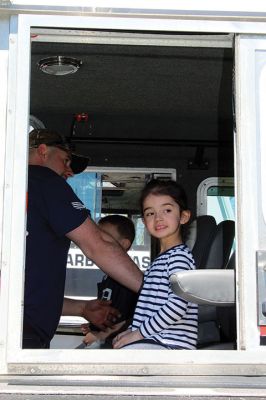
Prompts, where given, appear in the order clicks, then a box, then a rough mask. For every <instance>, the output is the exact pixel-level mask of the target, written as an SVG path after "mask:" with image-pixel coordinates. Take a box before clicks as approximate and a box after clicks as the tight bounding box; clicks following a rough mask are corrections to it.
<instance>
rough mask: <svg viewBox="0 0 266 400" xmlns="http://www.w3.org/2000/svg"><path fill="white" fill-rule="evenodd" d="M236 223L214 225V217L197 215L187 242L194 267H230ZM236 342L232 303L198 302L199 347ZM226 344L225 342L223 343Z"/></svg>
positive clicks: (230, 345) (221, 345)
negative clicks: (219, 305)
mask: <svg viewBox="0 0 266 400" xmlns="http://www.w3.org/2000/svg"><path fill="white" fill-rule="evenodd" d="M234 237H235V223H234V221H231V220H225V221H222V222H220V223H219V224H218V225H216V222H215V219H214V217H212V216H210V215H204V216H199V217H197V218H196V219H195V220H194V221H193V222H192V224H191V227H190V230H189V236H188V241H187V244H188V246H191V247H190V248H191V249H192V253H193V256H194V259H195V263H196V268H197V269H224V268H228V269H233V268H234V253H233V254H232V255H231V257H230V254H231V253H232V247H233V243H234ZM235 341H236V316H235V306H234V305H233V306H230V307H228V306H227V307H216V306H215V305H201V304H200V305H199V331H198V348H211V347H212V348H223V346H227V347H228V348H234V346H235ZM224 343H226V344H224Z"/></svg>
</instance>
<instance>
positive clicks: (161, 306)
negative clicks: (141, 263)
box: [131, 244, 198, 349]
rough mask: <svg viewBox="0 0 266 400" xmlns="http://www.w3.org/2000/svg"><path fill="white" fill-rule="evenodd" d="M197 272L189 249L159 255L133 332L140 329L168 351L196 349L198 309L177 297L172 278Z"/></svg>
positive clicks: (144, 289) (146, 282)
mask: <svg viewBox="0 0 266 400" xmlns="http://www.w3.org/2000/svg"><path fill="white" fill-rule="evenodd" d="M190 269H195V263H194V260H193V256H192V254H191V251H190V249H189V248H188V247H187V246H186V245H184V244H181V245H177V246H175V247H172V248H171V249H169V250H167V251H165V252H164V253H162V254H160V255H159V256H158V257H157V258H156V259H155V260H154V261H153V263H152V264H151V265H150V267H149V268H148V269H147V270H146V272H145V275H144V283H143V287H142V289H141V292H140V295H139V298H138V302H137V306H136V309H135V313H134V317H133V322H132V326H131V328H132V330H136V329H139V330H140V333H141V334H142V336H143V337H144V338H145V339H152V340H154V341H156V342H159V343H160V344H163V345H165V346H166V347H167V348H169V349H174V348H180V347H181V348H184V349H195V348H196V344H197V334H198V306H197V305H196V304H193V303H190V302H187V301H186V300H184V299H182V298H181V297H178V296H177V295H176V294H175V293H174V292H173V291H172V289H171V285H170V279H169V278H170V276H171V275H172V274H174V273H175V272H178V271H184V270H190Z"/></svg>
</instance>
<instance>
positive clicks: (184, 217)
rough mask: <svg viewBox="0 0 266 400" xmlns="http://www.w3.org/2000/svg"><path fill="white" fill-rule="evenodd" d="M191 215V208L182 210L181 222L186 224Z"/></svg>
mask: <svg viewBox="0 0 266 400" xmlns="http://www.w3.org/2000/svg"><path fill="white" fill-rule="evenodd" d="M190 217H191V212H190V211H189V210H183V211H182V212H181V218H180V224H182V225H184V224H186V223H187V222H188V221H189V220H190Z"/></svg>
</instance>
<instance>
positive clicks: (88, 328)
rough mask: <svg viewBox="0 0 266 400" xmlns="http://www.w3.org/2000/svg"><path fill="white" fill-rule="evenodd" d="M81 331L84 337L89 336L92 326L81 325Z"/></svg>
mask: <svg viewBox="0 0 266 400" xmlns="http://www.w3.org/2000/svg"><path fill="white" fill-rule="evenodd" d="M80 330H81V332H82V333H83V335H87V333H89V332H90V331H91V330H90V324H82V325H80Z"/></svg>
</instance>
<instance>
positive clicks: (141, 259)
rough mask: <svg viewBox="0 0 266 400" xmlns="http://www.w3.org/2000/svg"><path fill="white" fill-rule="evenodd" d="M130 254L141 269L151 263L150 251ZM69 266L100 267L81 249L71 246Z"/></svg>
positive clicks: (68, 257)
mask: <svg viewBox="0 0 266 400" xmlns="http://www.w3.org/2000/svg"><path fill="white" fill-rule="evenodd" d="M128 254H129V256H130V257H131V258H132V260H133V261H134V263H135V264H137V266H138V267H139V268H141V269H146V268H147V267H148V266H149V264H150V255H149V252H148V251H134V250H132V251H130V252H129V253H128ZM67 268H98V267H97V265H96V264H94V263H93V262H92V261H91V260H90V259H88V258H87V257H86V256H85V255H84V254H83V253H82V252H81V251H80V250H79V249H77V248H71V249H70V250H69V253H68V256H67Z"/></svg>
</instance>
